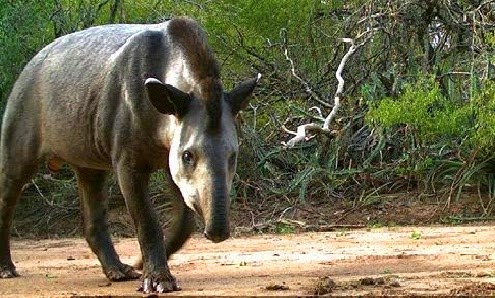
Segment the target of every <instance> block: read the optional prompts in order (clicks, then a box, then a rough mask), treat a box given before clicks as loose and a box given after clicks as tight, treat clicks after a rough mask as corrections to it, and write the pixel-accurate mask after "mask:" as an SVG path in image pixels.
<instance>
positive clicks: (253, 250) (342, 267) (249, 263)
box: [0, 226, 495, 297]
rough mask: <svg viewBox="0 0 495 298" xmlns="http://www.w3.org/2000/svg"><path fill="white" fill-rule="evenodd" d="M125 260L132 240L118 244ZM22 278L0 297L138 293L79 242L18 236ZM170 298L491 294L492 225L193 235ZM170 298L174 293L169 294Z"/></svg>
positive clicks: (175, 262)
mask: <svg viewBox="0 0 495 298" xmlns="http://www.w3.org/2000/svg"><path fill="white" fill-rule="evenodd" d="M115 242H116V247H117V250H118V252H119V253H120V255H121V259H122V260H123V261H124V262H128V263H132V260H133V258H134V256H135V255H136V254H137V252H138V244H137V241H136V240H135V239H132V238H131V239H116V240H115ZM12 253H13V259H14V262H15V263H16V265H17V269H18V272H19V273H20V274H21V275H22V277H20V278H14V279H3V280H0V297H71V296H72V297H74V296H75V297H79V296H90V297H95V296H107V297H108V296H112V297H118V296H137V297H140V296H142V295H141V294H140V293H138V292H136V290H135V289H136V287H137V286H138V281H128V282H119V283H110V282H109V281H107V280H106V278H105V277H104V275H103V274H102V272H101V269H100V267H99V264H98V261H97V260H96V259H95V257H94V255H93V254H92V253H91V252H90V250H89V248H88V246H87V244H86V242H85V241H84V240H83V239H59V240H39V241H38V240H14V241H13V244H12ZM170 267H171V271H172V273H173V274H174V275H175V276H176V278H177V279H178V280H179V282H180V284H181V286H182V291H180V292H174V293H173V294H174V295H194V296H197V295H201V296H203V295H208V296H211V295H215V296H217V295H228V296H232V295H242V296H246V295H263V296H269V295H276V296H282V295H289V296H296V295H297V296H301V295H314V294H329V295H339V296H341V295H406V296H417V295H477V296H479V295H495V275H494V272H495V271H493V270H492V269H493V268H495V227H493V226H465V227H419V226H417V227H412V226H411V227H396V228H372V229H359V230H346V229H342V230H340V231H336V232H319V233H302V234H286V235H280V234H265V235H259V236H252V237H241V238H232V239H229V240H228V241H225V242H223V243H220V244H213V243H210V242H208V241H207V240H205V239H203V238H202V237H200V236H199V235H198V236H195V237H193V238H192V239H191V240H190V241H189V242H188V243H187V245H186V246H185V248H184V249H183V250H181V251H180V252H179V253H178V254H176V255H175V256H174V257H173V259H172V260H171V261H170ZM163 295H164V296H166V295H170V294H163Z"/></svg>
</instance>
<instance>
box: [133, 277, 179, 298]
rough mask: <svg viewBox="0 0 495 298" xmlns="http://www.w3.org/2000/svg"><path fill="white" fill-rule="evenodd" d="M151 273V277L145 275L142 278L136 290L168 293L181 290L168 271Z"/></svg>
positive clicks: (146, 292) (150, 292) (145, 292)
mask: <svg viewBox="0 0 495 298" xmlns="http://www.w3.org/2000/svg"><path fill="white" fill-rule="evenodd" d="M151 275H152V276H153V277H145V278H144V279H143V281H142V283H141V285H140V286H139V287H138V288H137V290H138V291H140V292H143V293H144V294H152V293H169V292H172V291H180V290H181V288H180V286H179V284H178V283H177V281H176V280H175V278H174V277H173V276H172V275H171V274H170V273H163V274H151ZM159 276H161V277H159Z"/></svg>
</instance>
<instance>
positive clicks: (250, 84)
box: [228, 73, 261, 115]
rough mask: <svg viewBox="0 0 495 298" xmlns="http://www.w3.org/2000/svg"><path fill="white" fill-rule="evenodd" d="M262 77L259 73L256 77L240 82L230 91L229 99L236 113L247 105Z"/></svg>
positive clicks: (233, 111)
mask: <svg viewBox="0 0 495 298" xmlns="http://www.w3.org/2000/svg"><path fill="white" fill-rule="evenodd" d="M260 78H261V74H260V73H259V74H258V75H257V76H256V78H253V79H250V80H247V81H244V82H242V83H240V84H239V85H237V86H236V87H235V88H234V89H233V90H232V91H230V92H229V94H228V101H229V104H230V106H231V108H232V113H233V114H234V115H237V113H239V111H240V110H242V109H244V108H245V107H246V106H247V104H248V102H249V99H250V98H251V94H252V93H253V90H254V88H255V87H256V85H257V84H258V81H259V80H260Z"/></svg>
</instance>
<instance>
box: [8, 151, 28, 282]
mask: <svg viewBox="0 0 495 298" xmlns="http://www.w3.org/2000/svg"><path fill="white" fill-rule="evenodd" d="M3 150H5V148H3ZM7 155H8V154H6V152H5V151H4V152H3V158H1V157H0V278H10V277H16V276H19V274H18V273H17V272H16V270H15V266H14V263H13V262H12V258H11V255H10V230H11V227H12V220H13V218H14V212H15V206H16V204H17V201H18V199H19V196H20V194H21V191H22V187H23V186H24V184H26V183H27V182H28V181H29V180H30V179H31V178H32V176H33V175H34V173H35V172H36V169H37V161H36V160H31V161H27V160H25V159H23V158H22V157H21V156H19V155H17V158H5V156H7Z"/></svg>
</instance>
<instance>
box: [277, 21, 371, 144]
mask: <svg viewBox="0 0 495 298" xmlns="http://www.w3.org/2000/svg"><path fill="white" fill-rule="evenodd" d="M371 31H372V30H368V31H366V32H363V33H361V34H359V35H358V36H357V38H361V37H362V36H365V35H366V38H365V39H364V41H362V42H361V43H359V44H355V41H354V39H352V38H342V39H341V41H342V42H345V43H350V44H351V46H350V47H349V49H348V50H347V53H346V54H345V55H344V57H342V60H341V61H340V64H339V66H338V68H337V71H336V72H335V77H336V78H337V81H338V85H337V90H336V92H335V96H334V105H333V107H332V110H331V111H330V113H329V114H328V116H327V117H326V118H325V121H324V123H323V126H320V125H318V124H315V123H309V124H303V125H300V126H298V127H297V129H296V131H295V132H294V131H291V130H289V129H287V128H286V127H285V126H282V129H283V130H284V131H285V132H286V133H288V134H291V135H294V137H293V138H291V139H290V140H289V141H287V143H286V142H282V145H283V146H285V147H294V145H296V144H297V143H299V142H302V141H308V140H310V139H312V138H314V137H315V136H316V135H317V134H319V133H324V134H329V135H334V134H336V132H335V131H331V130H330V123H331V122H332V120H333V119H334V118H335V116H336V115H337V112H338V111H339V108H340V98H341V96H342V93H343V91H344V79H343V78H342V72H343V70H344V67H345V64H346V62H347V60H348V59H349V57H351V56H352V54H354V52H355V51H356V50H357V49H358V48H360V47H361V46H363V45H364V44H365V43H366V42H367V41H368V40H369V39H370V37H371V34H369V33H370V32H371ZM284 54H285V58H286V59H287V60H288V61H289V63H290V65H291V71H292V75H293V76H294V77H295V78H296V79H298V80H299V81H300V82H301V83H303V85H304V86H305V88H306V91H307V92H308V93H310V94H311V95H313V96H314V97H315V98H316V99H319V97H318V95H317V94H316V93H314V92H313V91H312V89H311V87H310V86H309V84H308V83H307V82H306V81H304V80H303V79H301V77H299V76H298V75H297V73H296V71H295V66H294V62H293V61H292V59H290V57H289V55H288V51H287V48H285V51H284ZM319 102H320V101H319ZM325 105H328V103H325Z"/></svg>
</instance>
